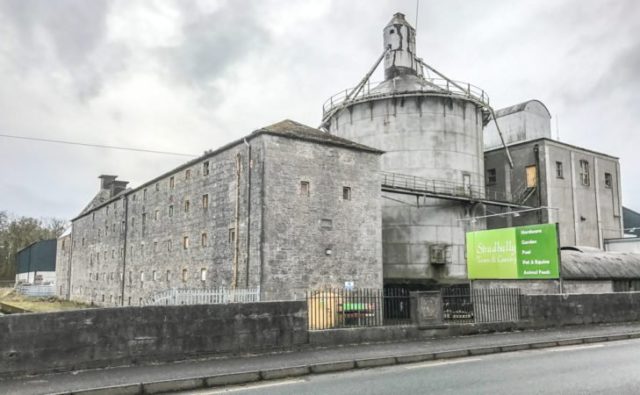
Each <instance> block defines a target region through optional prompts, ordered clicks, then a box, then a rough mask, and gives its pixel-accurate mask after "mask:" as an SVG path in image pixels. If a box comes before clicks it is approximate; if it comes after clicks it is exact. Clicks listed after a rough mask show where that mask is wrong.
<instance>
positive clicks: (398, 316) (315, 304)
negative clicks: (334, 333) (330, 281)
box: [307, 288, 411, 330]
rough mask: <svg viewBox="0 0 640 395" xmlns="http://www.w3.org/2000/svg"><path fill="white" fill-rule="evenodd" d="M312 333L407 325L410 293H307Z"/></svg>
mask: <svg viewBox="0 0 640 395" xmlns="http://www.w3.org/2000/svg"><path fill="white" fill-rule="evenodd" d="M307 306H308V324H309V329H310V330H321V329H335V328H353V327H368V326H382V325H404V324H408V323H410V322H411V313H410V298H409V292H408V291H406V290H401V289H385V290H383V289H369V288H361V289H353V290H350V289H322V290H314V291H310V292H308V293H307Z"/></svg>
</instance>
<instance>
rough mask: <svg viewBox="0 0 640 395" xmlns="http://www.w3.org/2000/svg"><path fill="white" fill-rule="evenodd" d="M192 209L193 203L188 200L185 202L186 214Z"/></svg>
mask: <svg viewBox="0 0 640 395" xmlns="http://www.w3.org/2000/svg"><path fill="white" fill-rule="evenodd" d="M190 207H191V202H190V201H188V200H185V201H184V212H185V213H188V212H189V208H190Z"/></svg>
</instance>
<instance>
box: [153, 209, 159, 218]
mask: <svg viewBox="0 0 640 395" xmlns="http://www.w3.org/2000/svg"><path fill="white" fill-rule="evenodd" d="M153 218H154V219H156V220H157V219H159V218H160V210H156V212H155V214H154V216H153Z"/></svg>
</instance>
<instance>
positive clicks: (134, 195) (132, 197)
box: [131, 193, 136, 202]
mask: <svg viewBox="0 0 640 395" xmlns="http://www.w3.org/2000/svg"><path fill="white" fill-rule="evenodd" d="M131 200H133V201H134V202H135V201H136V194H135V193H134V194H133V195H131Z"/></svg>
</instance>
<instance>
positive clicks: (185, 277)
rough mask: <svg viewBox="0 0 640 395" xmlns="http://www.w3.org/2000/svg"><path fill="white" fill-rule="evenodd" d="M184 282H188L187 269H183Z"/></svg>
mask: <svg viewBox="0 0 640 395" xmlns="http://www.w3.org/2000/svg"><path fill="white" fill-rule="evenodd" d="M182 282H183V283H185V282H187V269H182Z"/></svg>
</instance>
